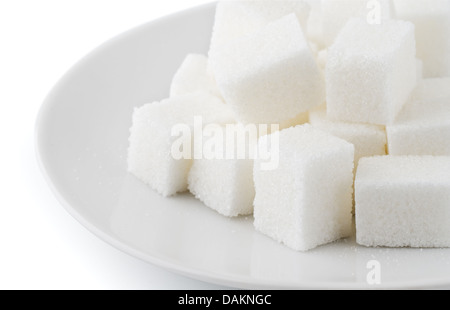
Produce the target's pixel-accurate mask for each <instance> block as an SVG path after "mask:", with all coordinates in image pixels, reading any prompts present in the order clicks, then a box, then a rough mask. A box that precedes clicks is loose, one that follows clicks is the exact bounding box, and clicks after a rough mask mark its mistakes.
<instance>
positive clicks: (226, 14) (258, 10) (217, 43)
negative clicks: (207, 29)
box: [209, 0, 310, 58]
mask: <svg viewBox="0 0 450 310" xmlns="http://www.w3.org/2000/svg"><path fill="white" fill-rule="evenodd" d="M309 11H310V7H309V5H308V4H307V3H306V2H305V1H302V0H294V1H286V0H278V1H273V0H254V1H219V3H218V4H217V8H216V15H215V20H214V27H213V34H212V38H211V46H210V52H209V56H210V57H212V58H214V52H215V51H216V50H218V49H219V50H220V48H221V47H222V46H223V45H225V44H228V43H230V42H231V41H233V40H235V39H238V38H240V37H243V36H246V35H250V34H252V33H254V32H256V31H259V30H260V29H261V28H263V27H265V26H266V25H267V24H268V23H270V22H272V21H275V20H277V19H279V18H282V17H283V16H286V15H288V14H291V13H294V14H295V15H296V17H297V18H298V21H299V22H300V24H301V25H302V27H303V29H305V30H306V25H307V22H308V16H309Z"/></svg>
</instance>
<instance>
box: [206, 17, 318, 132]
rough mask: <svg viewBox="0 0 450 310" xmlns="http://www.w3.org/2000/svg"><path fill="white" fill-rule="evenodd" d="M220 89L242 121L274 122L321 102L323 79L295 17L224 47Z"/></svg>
mask: <svg viewBox="0 0 450 310" xmlns="http://www.w3.org/2000/svg"><path fill="white" fill-rule="evenodd" d="M211 64H212V67H213V69H214V74H215V78H216V81H217V85H218V87H219V89H220V91H221V94H222V95H223V97H224V99H225V101H226V102H227V104H228V105H229V106H230V107H231V109H232V110H233V111H234V113H235V116H236V118H237V120H238V121H240V122H242V123H245V124H247V123H256V124H272V123H280V122H283V121H286V120H289V119H292V118H293V117H295V116H296V115H298V114H300V113H302V112H306V111H307V110H309V109H311V108H313V107H315V106H318V105H320V104H322V103H323V102H324V101H325V100H324V99H325V85H324V79H323V76H322V74H321V73H320V70H319V68H318V66H317V64H316V62H315V59H314V56H313V54H312V52H311V50H310V47H309V44H308V42H307V40H306V39H305V37H304V35H303V31H302V29H301V27H300V24H299V23H298V19H297V17H296V16H295V15H294V14H290V15H288V16H286V17H283V18H282V19H279V20H277V21H275V22H273V23H270V24H268V25H267V26H266V27H265V28H263V29H262V30H260V31H258V32H256V33H255V34H253V35H251V36H247V37H245V38H243V39H238V40H235V41H233V42H231V43H230V44H227V45H225V46H223V47H222V48H221V49H220V51H217V53H215V58H214V59H213V58H211Z"/></svg>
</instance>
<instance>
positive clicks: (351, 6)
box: [321, 0, 394, 46]
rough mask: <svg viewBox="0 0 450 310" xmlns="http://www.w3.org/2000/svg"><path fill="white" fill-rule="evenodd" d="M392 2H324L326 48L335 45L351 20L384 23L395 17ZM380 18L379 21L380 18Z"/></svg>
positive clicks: (322, 4) (328, 0)
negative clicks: (337, 38)
mask: <svg viewBox="0 0 450 310" xmlns="http://www.w3.org/2000/svg"><path fill="white" fill-rule="evenodd" d="M393 11H394V10H393V4H392V1H391V0H379V1H368V0H322V3H321V12H322V15H321V23H322V28H321V30H322V37H323V41H324V43H325V45H326V46H330V45H332V44H333V43H334V40H335V39H336V37H337V36H338V35H339V32H340V31H341V30H342V29H343V28H344V26H345V25H346V24H347V22H348V21H349V20H350V19H351V18H355V17H358V18H364V19H365V21H366V23H369V22H371V23H382V22H384V21H385V20H389V19H391V18H392V17H393V15H394V12H393ZM377 15H378V16H379V17H380V19H379V20H377V18H378V16H377Z"/></svg>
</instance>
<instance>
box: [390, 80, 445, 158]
mask: <svg viewBox="0 0 450 310" xmlns="http://www.w3.org/2000/svg"><path fill="white" fill-rule="evenodd" d="M386 131H387V135H388V149H389V154H391V155H445V156H447V155H450V78H436V79H424V80H422V82H421V83H420V84H419V86H418V87H417V89H416V90H415V91H414V92H413V94H412V96H411V98H410V99H409V101H408V103H407V104H406V105H405V106H404V108H403V110H402V111H401V112H400V114H399V116H398V118H397V120H396V121H395V122H394V124H392V125H389V126H387V127H386Z"/></svg>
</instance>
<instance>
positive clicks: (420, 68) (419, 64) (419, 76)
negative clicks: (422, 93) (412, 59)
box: [416, 59, 423, 83]
mask: <svg viewBox="0 0 450 310" xmlns="http://www.w3.org/2000/svg"><path fill="white" fill-rule="evenodd" d="M416 66H417V83H420V81H421V80H422V79H423V61H422V60H420V59H416Z"/></svg>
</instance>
